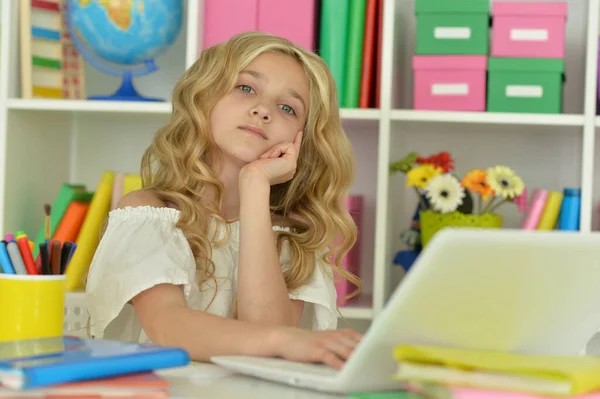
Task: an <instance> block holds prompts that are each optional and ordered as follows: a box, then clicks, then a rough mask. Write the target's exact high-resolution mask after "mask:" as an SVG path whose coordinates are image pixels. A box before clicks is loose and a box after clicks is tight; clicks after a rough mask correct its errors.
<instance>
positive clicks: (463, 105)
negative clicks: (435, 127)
mask: <svg viewBox="0 0 600 399" xmlns="http://www.w3.org/2000/svg"><path fill="white" fill-rule="evenodd" d="M487 63H488V58H487V56H484V55H483V56H479V55H474V56H430V55H418V56H414V57H413V70H414V109H420V110H445V111H485V104H486V103H485V101H486V76H487Z"/></svg>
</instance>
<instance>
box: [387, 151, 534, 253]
mask: <svg viewBox="0 0 600 399" xmlns="http://www.w3.org/2000/svg"><path fill="white" fill-rule="evenodd" d="M453 171H454V159H453V158H452V156H451V155H450V153H448V152H440V153H438V154H434V155H431V156H429V157H421V156H419V155H418V154H417V153H414V152H412V153H410V154H408V155H407V156H406V157H404V158H402V159H401V160H399V161H397V162H394V163H393V164H391V165H390V172H391V173H397V172H402V173H404V174H406V186H407V187H412V188H413V190H415V193H416V195H417V198H418V200H419V206H418V207H417V213H418V217H419V227H418V228H419V229H420V237H419V238H420V244H421V246H422V247H425V245H427V243H428V242H429V240H430V239H431V238H432V237H433V235H434V234H435V233H436V232H438V231H439V230H441V229H442V228H444V227H461V226H462V227H481V228H500V227H502V216H500V215H497V214H495V213H494V211H496V210H497V209H498V208H499V207H500V206H501V205H503V204H505V203H507V202H512V203H514V204H515V205H516V206H517V207H518V209H519V210H520V211H522V210H523V208H524V207H526V206H527V204H526V203H527V193H526V190H525V185H524V184H523V180H522V179H521V178H520V177H519V176H517V175H516V174H515V172H514V171H513V170H512V169H511V168H509V167H508V166H503V165H498V166H494V167H490V168H488V169H487V170H483V169H473V170H471V171H469V172H468V173H467V174H466V175H465V176H464V177H462V179H461V178H459V177H457V175H456V174H454V173H452V172H453ZM474 197H475V198H474ZM412 230H413V232H412V233H405V234H404V235H403V239H404V240H405V241H406V242H407V243H409V244H410V245H412V246H413V247H415V246H416V245H417V244H418V243H417V242H416V239H415V237H414V230H415V226H414V225H413V229H412Z"/></svg>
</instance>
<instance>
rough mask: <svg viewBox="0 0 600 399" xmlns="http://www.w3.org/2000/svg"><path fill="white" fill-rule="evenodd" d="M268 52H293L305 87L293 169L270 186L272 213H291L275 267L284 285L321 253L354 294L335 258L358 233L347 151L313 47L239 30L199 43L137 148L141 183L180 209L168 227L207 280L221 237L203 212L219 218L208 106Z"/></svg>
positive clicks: (327, 77) (301, 276)
mask: <svg viewBox="0 0 600 399" xmlns="http://www.w3.org/2000/svg"><path fill="white" fill-rule="evenodd" d="M267 51H272V52H278V53H283V54H286V55H288V56H290V57H292V58H293V59H294V60H296V61H297V62H298V63H299V64H300V65H301V66H302V67H303V69H304V72H305V73H306V76H307V77H308V81H309V86H310V109H309V111H308V115H307V120H306V124H305V129H304V135H303V140H302V147H301V150H300V153H299V157H298V164H297V171H296V174H295V176H294V178H293V179H292V180H290V181H288V182H287V183H284V184H279V185H276V186H273V187H272V188H271V198H270V205H271V209H272V212H274V213H275V214H277V215H280V216H282V217H285V218H289V219H291V220H295V221H297V223H295V224H294V227H293V228H292V229H291V231H289V232H287V231H285V232H281V234H280V235H279V236H278V240H277V248H278V251H281V244H282V242H283V240H285V239H287V240H289V244H290V249H291V253H292V259H293V263H292V264H291V265H289V266H290V267H288V268H287V270H286V271H285V272H284V278H285V282H286V285H287V287H288V289H289V290H293V289H295V288H298V287H301V286H302V285H304V284H305V283H306V282H307V280H308V279H309V278H310V277H311V275H312V273H313V270H314V268H315V264H316V263H315V260H316V259H317V257H318V256H320V257H322V259H323V260H324V261H326V262H328V263H329V264H331V266H332V268H333V269H335V270H336V272H337V273H338V275H340V276H341V277H342V278H346V279H348V280H350V281H351V282H352V283H353V284H355V285H356V286H357V290H356V292H355V293H353V294H352V296H353V295H355V294H357V293H358V292H359V291H360V287H361V283H360V280H359V279H358V278H357V277H356V276H354V275H353V274H351V273H349V272H347V271H345V270H344V269H342V268H341V267H340V260H341V258H342V256H343V255H345V254H346V253H347V252H348V251H349V249H350V248H351V247H352V246H353V245H354V243H355V241H356V237H357V231H356V226H355V224H354V222H353V220H352V218H351V217H350V215H349V213H348V211H347V209H346V208H345V206H344V203H343V199H344V197H345V196H346V195H347V194H348V190H349V188H350V185H351V183H352V181H353V179H354V168H355V165H354V156H353V152H352V147H351V145H350V142H349V140H348V138H347V137H346V135H345V133H344V131H343V129H342V126H341V120H340V115H339V109H338V99H337V93H336V88H335V84H334V81H333V77H332V75H331V73H330V71H329V69H328V68H327V65H326V64H325V63H324V62H323V60H322V59H321V58H320V57H319V56H318V55H316V54H314V53H312V52H309V51H306V50H305V49H303V48H301V47H298V46H296V45H294V44H293V43H291V42H290V41H288V40H286V39H283V38H280V37H277V36H272V35H268V34H264V33H258V32H247V33H243V34H240V35H237V36H235V37H233V38H232V39H230V40H228V41H226V42H224V43H221V44H218V45H215V46H213V47H210V48H208V49H206V50H204V51H203V52H202V54H201V55H200V57H199V58H198V60H197V61H196V62H195V63H194V64H193V65H192V66H191V67H190V68H189V69H188V70H187V71H185V73H184V75H183V76H182V77H181V79H180V80H179V81H178V82H177V84H176V85H175V88H174V91H173V111H172V116H171V118H170V120H169V122H168V123H167V124H166V125H165V126H163V127H162V128H160V129H159V130H158V132H157V134H156V136H155V138H154V140H153V142H152V144H151V145H150V146H149V147H148V148H147V150H146V151H145V153H144V155H143V158H142V164H141V175H142V184H143V188H144V190H149V191H151V192H153V193H154V194H155V195H157V196H158V197H159V198H160V199H161V200H163V201H165V202H166V203H172V204H174V205H175V206H176V207H177V208H178V209H179V211H180V218H179V221H178V223H177V227H178V228H180V229H181V230H182V231H183V233H184V234H185V236H186V238H187V240H188V242H189V245H190V247H191V249H192V253H193V254H194V257H195V260H196V265H197V270H198V273H197V274H198V280H199V281H198V283H199V284H200V287H202V285H203V284H204V283H205V282H206V281H207V280H209V279H214V271H215V265H214V263H213V262H212V260H211V247H212V246H215V245H222V244H223V243H224V242H225V240H226V239H227V236H228V231H229V230H228V229H226V232H227V234H226V236H225V237H221V239H219V238H218V237H217V236H216V235H215V234H214V233H216V230H217V229H215V231H214V233H213V234H212V235H211V234H210V231H211V229H210V226H211V220H213V221H220V222H222V223H225V225H226V226H228V224H227V223H226V221H225V220H224V219H223V217H222V215H221V213H220V207H221V203H222V199H223V185H222V183H221V182H220V181H219V180H218V179H217V178H216V176H215V174H214V173H213V171H212V170H211V168H210V165H209V160H210V159H211V158H210V157H209V154H213V151H217V152H216V153H217V154H218V149H217V148H216V145H215V144H214V141H213V140H212V137H211V135H210V133H209V120H210V114H211V110H212V108H213V107H214V106H215V104H216V103H217V102H218V101H219V100H220V99H222V98H223V97H224V96H225V95H226V94H227V93H229V92H230V91H231V90H232V89H233V87H234V85H235V83H236V80H237V77H238V73H239V72H240V71H241V70H242V69H243V68H244V67H245V66H246V65H248V64H249V63H250V62H251V61H252V60H253V59H254V58H255V57H257V56H258V55H260V54H262V53H264V52H267ZM300 221H302V222H300ZM340 236H341V237H342V239H341V240H340V244H339V246H338V247H336V248H331V250H332V251H333V252H331V251H330V252H329V253H326V251H324V249H326V248H327V247H328V246H331V244H332V243H333V242H334V241H335V239H336V238H339V237H340ZM332 254H334V255H335V256H331V255H332Z"/></svg>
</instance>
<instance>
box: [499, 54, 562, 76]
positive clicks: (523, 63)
mask: <svg viewBox="0 0 600 399" xmlns="http://www.w3.org/2000/svg"><path fill="white" fill-rule="evenodd" d="M489 70H490V71H512V72H556V73H561V74H562V73H564V71H565V62H564V60H562V59H559V58H502V57H490V60H489Z"/></svg>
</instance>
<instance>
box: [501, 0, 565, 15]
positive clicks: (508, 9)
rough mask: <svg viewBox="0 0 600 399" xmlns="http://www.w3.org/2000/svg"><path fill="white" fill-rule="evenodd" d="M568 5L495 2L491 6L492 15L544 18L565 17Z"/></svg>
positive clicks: (563, 3) (562, 3)
mask: <svg viewBox="0 0 600 399" xmlns="http://www.w3.org/2000/svg"><path fill="white" fill-rule="evenodd" d="M568 8H569V6H568V4H567V3H566V2H543V3H533V2H520V1H512V2H510V1H509V2H504V1H501V2H495V3H494V4H493V5H492V15H493V16H494V17H497V16H499V15H530V16H534V15H535V16H545V17H565V18H566V17H567V12H568Z"/></svg>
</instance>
